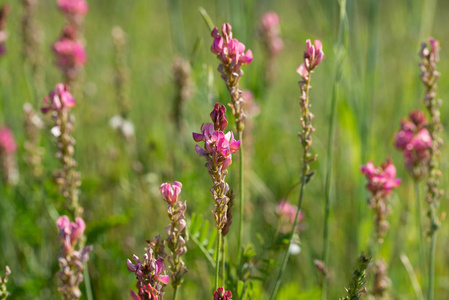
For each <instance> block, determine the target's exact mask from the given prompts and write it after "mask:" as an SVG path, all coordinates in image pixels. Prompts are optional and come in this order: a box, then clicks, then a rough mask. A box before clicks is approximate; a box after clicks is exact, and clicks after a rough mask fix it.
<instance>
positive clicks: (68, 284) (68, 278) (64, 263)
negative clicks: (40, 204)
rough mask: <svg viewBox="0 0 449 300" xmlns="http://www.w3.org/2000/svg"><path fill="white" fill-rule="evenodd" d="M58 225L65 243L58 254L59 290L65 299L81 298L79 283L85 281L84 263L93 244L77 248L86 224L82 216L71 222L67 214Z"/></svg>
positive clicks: (58, 221)
mask: <svg viewBox="0 0 449 300" xmlns="http://www.w3.org/2000/svg"><path fill="white" fill-rule="evenodd" d="M56 225H57V226H58V230H59V238H60V239H61V241H62V244H63V246H62V247H61V251H60V253H59V256H58V261H59V266H60V268H61V270H60V271H59V273H58V278H59V280H60V284H59V287H58V290H59V292H61V294H62V295H63V298H64V299H79V298H80V297H81V290H80V289H79V285H80V284H81V282H82V281H83V270H84V265H83V263H84V262H85V261H87V260H88V259H89V252H90V251H92V246H87V247H84V248H83V249H80V250H76V247H77V245H78V244H79V240H80V238H81V236H82V235H83V232H84V229H85V228H86V225H85V223H84V221H83V219H81V218H76V222H70V219H69V218H68V217H67V216H61V217H59V218H58V220H57V222H56ZM78 247H79V246H78Z"/></svg>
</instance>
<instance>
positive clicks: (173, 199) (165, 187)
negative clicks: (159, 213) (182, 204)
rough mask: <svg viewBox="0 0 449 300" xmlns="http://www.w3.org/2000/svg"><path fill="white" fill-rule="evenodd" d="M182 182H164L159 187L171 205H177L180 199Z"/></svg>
mask: <svg viewBox="0 0 449 300" xmlns="http://www.w3.org/2000/svg"><path fill="white" fill-rule="evenodd" d="M181 188H182V184H181V182H179V181H175V182H173V184H172V185H171V184H169V183H163V184H161V186H160V187H159V191H160V192H161V194H162V197H163V198H164V199H165V201H167V203H168V204H170V205H171V206H173V205H175V204H176V203H177V201H178V196H179V194H180V193H181Z"/></svg>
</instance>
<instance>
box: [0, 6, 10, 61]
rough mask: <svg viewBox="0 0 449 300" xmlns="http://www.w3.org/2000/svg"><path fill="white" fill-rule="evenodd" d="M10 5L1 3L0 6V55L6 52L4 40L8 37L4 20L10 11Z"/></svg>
mask: <svg viewBox="0 0 449 300" xmlns="http://www.w3.org/2000/svg"><path fill="white" fill-rule="evenodd" d="M10 10H11V9H10V7H9V5H8V4H7V3H3V5H2V6H1V7H0V56H3V55H4V54H5V52H6V46H5V42H6V39H7V38H8V32H7V31H6V21H7V19H8V15H9V12H10Z"/></svg>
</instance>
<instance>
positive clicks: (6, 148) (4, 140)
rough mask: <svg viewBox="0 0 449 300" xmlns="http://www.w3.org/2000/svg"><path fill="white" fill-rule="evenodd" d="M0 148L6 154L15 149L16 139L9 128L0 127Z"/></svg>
mask: <svg viewBox="0 0 449 300" xmlns="http://www.w3.org/2000/svg"><path fill="white" fill-rule="evenodd" d="M0 149H1V150H2V151H3V152H4V153H6V154H12V153H15V152H16V151H17V144H16V141H15V140H14V136H13V134H12V131H11V129H9V128H8V127H3V128H1V129H0Z"/></svg>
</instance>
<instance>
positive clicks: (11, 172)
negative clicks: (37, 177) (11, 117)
mask: <svg viewBox="0 0 449 300" xmlns="http://www.w3.org/2000/svg"><path fill="white" fill-rule="evenodd" d="M16 152H17V144H16V141H15V139H14V136H13V133H12V131H11V129H9V128H8V127H1V128H0V164H1V171H2V176H3V181H4V182H5V183H6V184H8V185H15V184H17V182H18V181H19V170H18V169H17V158H16Z"/></svg>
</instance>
